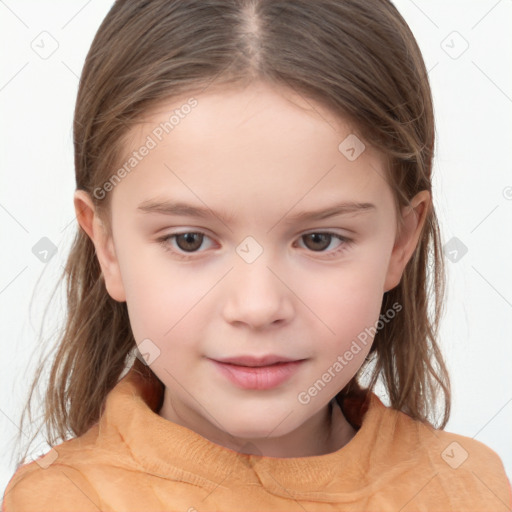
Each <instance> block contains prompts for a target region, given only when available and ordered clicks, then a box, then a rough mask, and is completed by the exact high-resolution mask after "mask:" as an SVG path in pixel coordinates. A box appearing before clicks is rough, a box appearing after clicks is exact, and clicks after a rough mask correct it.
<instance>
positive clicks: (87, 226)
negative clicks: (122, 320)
mask: <svg viewBox="0 0 512 512" xmlns="http://www.w3.org/2000/svg"><path fill="white" fill-rule="evenodd" d="M74 206H75V213H76V218H77V221H78V223H79V224H80V226H81V227H82V229H83V230H84V231H85V232H86V233H87V235H88V236H89V238H90V239H91V241H92V242H93V244H94V248H95V249H96V256H97V257H98V262H99V264H100V267H101V272H102V274H103V278H104V280H105V287H106V289H107V292H108V294H109V295H110V296H111V297H112V298H113V299H114V300H116V301H118V302H125V301H126V295H125V291H124V286H123V281H122V279H121V271H120V268H119V263H118V261H117V256H116V252H115V246H114V241H113V238H112V235H111V234H109V233H108V231H107V229H106V227H105V225H104V224H103V222H102V221H101V219H100V217H99V215H98V213H97V211H96V209H95V207H94V203H93V202H92V200H91V198H90V196H89V194H87V192H85V190H77V191H75V195H74Z"/></svg>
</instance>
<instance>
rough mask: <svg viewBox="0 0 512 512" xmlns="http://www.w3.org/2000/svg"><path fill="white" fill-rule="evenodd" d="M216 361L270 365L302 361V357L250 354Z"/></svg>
mask: <svg viewBox="0 0 512 512" xmlns="http://www.w3.org/2000/svg"><path fill="white" fill-rule="evenodd" d="M215 361H217V362H219V363H226V364H236V365H239V366H269V365H271V364H276V363H289V362H292V361H300V359H293V358H289V357H284V356H278V355H273V354H269V355H266V356H261V357H256V356H249V355H245V356H237V357H228V358H226V359H215Z"/></svg>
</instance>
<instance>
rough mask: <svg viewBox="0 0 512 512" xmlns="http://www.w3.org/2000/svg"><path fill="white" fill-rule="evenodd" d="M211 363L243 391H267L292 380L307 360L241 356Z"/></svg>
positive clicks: (272, 356)
mask: <svg viewBox="0 0 512 512" xmlns="http://www.w3.org/2000/svg"><path fill="white" fill-rule="evenodd" d="M211 361H212V363H213V364H214V366H215V367H216V368H217V370H218V371H219V372H220V374H221V375H222V376H223V377H225V378H227V379H228V380H229V382H231V383H232V384H234V385H235V386H237V387H239V388H242V389H253V390H265V389H272V388H276V387H278V386H279V385H281V384H283V383H284V382H285V381H287V380H288V379H290V378H291V377H292V376H293V375H294V374H295V373H296V372H297V370H298V369H299V368H300V366H301V365H302V364H303V363H304V361H305V359H299V360H296V359H289V358H287V357H282V356H275V355H269V356H264V357H254V356H239V357H234V358H228V359H222V360H216V359H211Z"/></svg>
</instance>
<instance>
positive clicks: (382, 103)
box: [21, 0, 450, 455]
mask: <svg viewBox="0 0 512 512" xmlns="http://www.w3.org/2000/svg"><path fill="white" fill-rule="evenodd" d="M255 80H259V81H262V82H265V83H267V84H272V85H276V86H285V87H287V88H289V89H290V90H293V91H295V92H297V93H299V94H301V95H303V96H304V97H306V98H311V99H312V100H314V101H317V102H319V104H322V105H324V106H326V107H327V108H329V109H330V110H331V111H332V112H334V113H335V114H337V115H339V116H340V118H342V119H344V120H349V121H350V122H351V123H353V125H354V126H356V127H357V128H358V133H360V134H362V136H363V137H364V140H365V143H366V144H370V145H372V146H373V147H375V148H377V149H378V150H380V151H381V152H382V154H383V155H384V156H385V158H386V159H387V170H388V173H387V174H388V175H387V176H386V178H387V180H388V182H389V185H390V186H391V188H392V190H393V194H394V200H395V206H396V208H397V211H400V210H399V208H400V207H402V206H405V205H408V204H409V201H410V199H411V198H412V197H413V196H414V195H415V194H416V193H418V192H419V191H421V190H428V191H429V192H431V193H432V181H431V173H432V158H433V152H434V132H435V128H434V114H433V105H432V96H431V90H430V85H429V80H428V73H427V70H426V68H425V64H424V61H423V58H422V55H421V52H420V49H419V47H418V45H417V43H416V41H415V39H414V36H413V34H412V33H411V31H410V29H409V27H408V25H407V23H406V22H405V21H404V19H403V18H402V16H401V15H400V13H399V12H398V11H397V9H396V8H395V7H394V6H393V4H392V3H391V2H390V1H389V0H364V1H363V0H315V1H313V2H312V1H311V0H117V1H116V2H115V3H114V5H113V6H112V8H111V9H110V11H109V13H108V14H107V16H106V18H105V19H104V21H103V22H102V24H101V26H100V28H99V29H98V32H97V33H96V36H95V38H94V40H93V42H92V45H91V48H90V50H89V52H88V55H87V58H86V60H85V65H84V68H83V71H82V75H81V78H80V85H79V90H78V96H77V101H76V109H75V116H74V126H73V129H74V150H75V172H76V187H77V189H81V190H85V191H86V192H88V193H89V194H90V196H91V198H92V200H93V201H94V204H95V207H96V208H97V211H98V212H99V213H100V215H101V216H102V218H103V219H104V222H105V224H106V226H107V228H108V229H109V230H110V229H111V228H110V224H109V215H110V212H109V207H110V201H109V198H110V195H111V194H107V195H106V197H103V196H99V195H98V194H97V193H96V194H95V193H94V192H95V191H96V190H97V189H98V187H101V186H102V185H103V184H104V183H106V182H107V181H108V179H109V177H110V176H112V174H113V170H115V169H117V168H118V166H120V165H121V162H122V157H123V149H124V142H125V140H126V137H127V136H128V134H129V133H130V130H131V128H132V127H133V126H135V125H136V124H137V123H139V122H140V120H141V119H143V117H144V114H145V113H146V112H147V111H148V109H150V108H153V107H155V106H158V105H159V104H162V103H163V102H165V101H169V100H170V99H172V98H173V97H177V96H183V95H186V94H191V93H192V91H199V92H201V91H205V90H206V89H208V88H209V90H213V89H214V88H220V89H222V88H223V87H224V88H225V87H226V86H228V85H234V86H237V85H240V86H245V85H247V84H249V83H251V82H252V81H255ZM62 279H63V280H65V281H66V290H67V292H66V293H67V317H66V323H65V326H64V328H63V329H62V331H61V334H60V337H59V339H58V343H57V347H58V349H57V351H56V355H55V357H54V360H53V363H52V367H51V370H50V372H49V380H48V385H47V386H46V392H45V397H44V415H43V420H42V425H41V426H42V427H44V428H45V429H46V440H47V442H48V444H50V445H55V444H56V442H58V441H59V439H60V440H65V439H67V438H69V437H73V436H80V435H81V434H83V433H84V432H86V431H87V430H88V429H89V428H90V427H91V426H92V425H93V424H94V423H95V422H97V421H98V419H99V417H100V415H101V412H102V408H103V406H104V402H105V398H106V395H107V394H108V392H109V391H110V390H111V389H112V388H113V387H114V386H115V384H116V383H117V382H118V380H119V378H120V376H121V374H122V373H123V371H124V370H126V369H127V368H128V366H127V361H128V359H129V355H130V354H132V353H133V350H134V349H135V347H136V344H135V340H134V337H133V334H132V331H131V328H130V322H129V318H128V312H127V307H126V303H124V302H123V303H120V302H117V301H115V300H113V299H112V298H111V297H110V296H109V294H108V293H107V290H106V288H105V282H104V280H103V278H102V274H101V269H100V266H99V263H98V260H97V258H96V254H95V248H94V245H93V243H92V241H91V240H90V238H89V237H88V236H87V234H86V233H85V232H84V231H83V230H82V229H81V228H80V227H78V228H77V232H76V236H75V239H74V242H73V245H72V247H71V251H70V254H69V257H68V260H67V265H66V268H65V272H64V273H63V275H62ZM444 286H445V275H444V267H443V256H442V251H441V247H440V232H439V225H438V221H437V218H436V214H435V210H434V206H433V205H430V207H429V210H428V213H427V218H426V222H425V224H424V226H423V231H422V234H421V238H420V241H419V243H418V245H417V247H416V250H415V252H414V253H413V255H412V257H411V259H410V260H409V262H408V264H407V266H406V268H405V270H404V273H403V276H402V279H401V281H400V283H399V285H398V286H396V287H395V288H394V289H392V290H390V291H388V292H386V293H385V294H384V297H383V301H382V309H381V313H383V314H385V312H386V311H388V310H390V308H393V305H394V304H400V305H401V306H402V311H401V312H400V314H398V315H397V316H396V318H394V320H393V321H391V322H383V327H382V328H381V329H379V330H378V331H377V333H376V334H375V338H374V341H373V345H372V347H371V351H370V354H369V357H368V358H367V360H366V362H365V364H363V366H362V367H361V368H360V370H359V371H358V373H357V374H356V375H355V376H354V378H353V379H352V380H351V382H350V383H349V384H348V385H347V386H346V387H345V389H344V390H342V391H341V392H340V393H344V392H346V391H347V390H348V389H351V388H353V387H357V386H359V384H360V383H361V381H362V377H363V376H364V375H366V376H368V375H369V382H368V384H367V389H373V388H374V387H375V386H376V383H377V382H382V384H383V385H384V388H385V391H386V394H387V396H388V397H389V403H390V406H391V407H393V408H395V409H397V410H401V411H403V412H405V413H406V414H408V415H410V416H411V417H412V418H415V419H417V420H420V421H422V422H428V423H430V424H432V425H434V424H436V422H437V423H439V425H440V427H441V428H443V427H444V426H445V425H446V422H447V420H448V417H449V412H450V384H449V377H448V372H447V369H446V366H445V363H444V361H443V358H442V355H441V352H440V350H439V347H438V344H437V341H436V339H437V335H438V326H439V321H440V318H441V315H442V309H443V303H444ZM42 364H43V363H41V365H40V367H39V370H38V372H37V373H36V377H35V379H34V381H33V384H32V387H31V389H30V393H29V399H28V402H27V404H26V405H25V410H24V411H23V414H22V418H21V425H22V427H23V420H24V416H25V413H26V412H27V410H30V403H31V400H32V396H33V392H34V389H35V387H36V385H37V382H38V380H39V377H40V375H41V369H42ZM147 372H149V373H147V375H148V377H149V376H150V375H149V374H150V373H152V372H151V371H150V370H149V369H147ZM27 451H28V448H27ZM26 453H27V452H25V455H26Z"/></svg>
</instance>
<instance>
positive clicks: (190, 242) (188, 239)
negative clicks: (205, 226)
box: [176, 233, 202, 251]
mask: <svg viewBox="0 0 512 512" xmlns="http://www.w3.org/2000/svg"><path fill="white" fill-rule="evenodd" d="M180 237H183V239H184V240H185V247H181V244H180V243H179V240H180ZM201 237H202V235H201V233H184V234H182V235H179V236H178V237H177V239H176V241H177V243H178V245H179V246H180V249H182V250H184V251H186V250H195V249H198V248H199V247H201V243H202V238H201ZM194 239H196V241H195V243H194Z"/></svg>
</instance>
